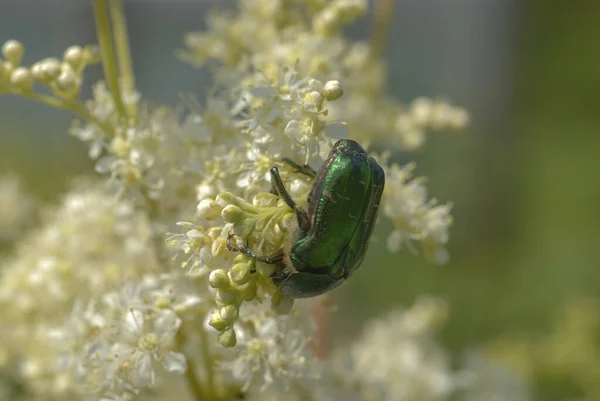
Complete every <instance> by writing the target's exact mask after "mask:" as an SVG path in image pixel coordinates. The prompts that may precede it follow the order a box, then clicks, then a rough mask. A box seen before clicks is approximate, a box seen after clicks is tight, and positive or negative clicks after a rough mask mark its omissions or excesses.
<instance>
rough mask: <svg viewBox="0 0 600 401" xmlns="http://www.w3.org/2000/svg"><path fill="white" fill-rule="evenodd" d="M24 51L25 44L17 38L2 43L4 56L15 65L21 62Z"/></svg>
mask: <svg viewBox="0 0 600 401" xmlns="http://www.w3.org/2000/svg"><path fill="white" fill-rule="evenodd" d="M24 52H25V51H24V49H23V45H22V44H21V42H18V41H16V40H7V41H6V42H4V45H2V56H3V57H4V58H5V59H6V60H8V61H10V62H11V63H12V64H13V65H14V66H18V65H19V63H21V60H22V59H23V53H24Z"/></svg>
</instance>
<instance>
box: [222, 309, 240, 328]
mask: <svg viewBox="0 0 600 401" xmlns="http://www.w3.org/2000/svg"><path fill="white" fill-rule="evenodd" d="M219 313H220V316H221V319H222V320H223V321H224V322H225V323H227V324H228V325H232V324H233V323H235V321H236V320H237V318H238V316H239V309H238V307H237V306H236V305H227V306H224V307H222V308H221V310H220V311H219Z"/></svg>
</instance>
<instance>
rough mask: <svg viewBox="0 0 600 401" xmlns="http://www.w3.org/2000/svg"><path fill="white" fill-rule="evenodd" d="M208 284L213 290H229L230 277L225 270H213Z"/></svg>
mask: <svg viewBox="0 0 600 401" xmlns="http://www.w3.org/2000/svg"><path fill="white" fill-rule="evenodd" d="M208 284H209V285H210V286H211V287H212V288H217V289H220V288H229V277H227V273H225V272H224V271H223V270H213V271H212V272H210V275H209V276H208Z"/></svg>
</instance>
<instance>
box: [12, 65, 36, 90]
mask: <svg viewBox="0 0 600 401" xmlns="http://www.w3.org/2000/svg"><path fill="white" fill-rule="evenodd" d="M10 83H11V84H12V85H13V86H15V87H17V88H18V89H21V90H28V89H31V85H32V83H33V76H32V75H31V71H29V69H28V68H25V67H19V68H16V69H14V70H13V72H12V73H11V74H10Z"/></svg>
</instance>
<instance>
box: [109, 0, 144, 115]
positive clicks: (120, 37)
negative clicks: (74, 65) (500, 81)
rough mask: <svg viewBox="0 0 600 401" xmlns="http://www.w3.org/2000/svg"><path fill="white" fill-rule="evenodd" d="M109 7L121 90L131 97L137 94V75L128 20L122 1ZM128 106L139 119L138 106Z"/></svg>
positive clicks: (110, 3) (133, 104) (117, 0)
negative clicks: (134, 68)
mask: <svg viewBox="0 0 600 401" xmlns="http://www.w3.org/2000/svg"><path fill="white" fill-rule="evenodd" d="M108 7H109V9H110V16H111V18H112V22H113V24H112V26H113V33H114V36H115V48H116V50H117V62H118V65H119V76H120V77H121V88H122V89H123V92H124V93H126V94H128V95H129V94H132V93H134V92H135V74H134V73H133V63H132V61H131V49H130V47H129V35H128V34H127V20H126V18H125V12H124V11H123V4H122V2H121V0H109V3H108ZM128 106H130V109H129V112H130V114H131V116H132V117H134V118H137V108H136V104H135V103H131V105H129V104H128Z"/></svg>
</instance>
